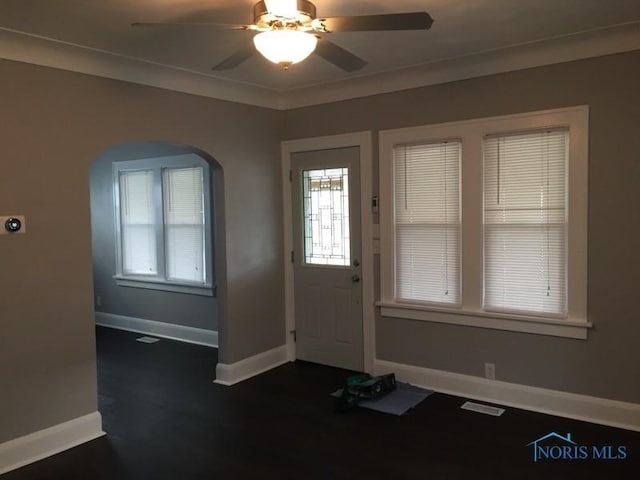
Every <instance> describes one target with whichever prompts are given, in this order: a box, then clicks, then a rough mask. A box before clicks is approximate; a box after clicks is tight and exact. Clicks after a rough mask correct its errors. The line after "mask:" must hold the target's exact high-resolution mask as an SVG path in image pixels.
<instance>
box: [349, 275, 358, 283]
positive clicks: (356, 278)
mask: <svg viewBox="0 0 640 480" xmlns="http://www.w3.org/2000/svg"><path fill="white" fill-rule="evenodd" d="M351 281H352V282H353V283H358V282H359V281H360V275H353V276H352V277H351Z"/></svg>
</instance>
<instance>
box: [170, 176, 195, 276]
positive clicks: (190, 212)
mask: <svg viewBox="0 0 640 480" xmlns="http://www.w3.org/2000/svg"><path fill="white" fill-rule="evenodd" d="M162 192H163V201H164V230H165V255H166V274H167V279H169V280H181V281H187V282H198V283H204V280H205V278H204V273H205V272H204V270H205V269H204V265H205V264H204V262H205V258H204V224H205V222H204V205H203V203H204V197H203V195H202V168H201V167H192V168H165V169H163V172H162Z"/></svg>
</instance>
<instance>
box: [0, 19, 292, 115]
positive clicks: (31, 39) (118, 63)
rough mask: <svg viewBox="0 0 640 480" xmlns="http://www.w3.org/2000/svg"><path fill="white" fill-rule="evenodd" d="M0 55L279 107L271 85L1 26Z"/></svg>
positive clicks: (169, 88)
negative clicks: (261, 85)
mask: <svg viewBox="0 0 640 480" xmlns="http://www.w3.org/2000/svg"><path fill="white" fill-rule="evenodd" d="M0 58H4V59H6V60H14V61H17V62H23V63H30V64H33V65H40V66H43V67H51V68H57V69H61V70H68V71H71V72H78V73H85V74H88V75H94V76H97V77H105V78H112V79H115V80H123V81H126V82H132V83H137V84H140V85H147V86H151V87H157V88H163V89H166V90H173V91H176V92H183V93H189V94H193V95H200V96H203V97H210V98H217V99H220V100H227V101H230V102H237V103H245V104H249V105H255V106H259V107H266V108H273V109H281V101H280V94H279V92H277V91H275V90H271V89H267V88H262V87H259V86H256V85H250V84H244V83H239V82H233V81H229V80H225V79H221V78H218V77H215V76H213V75H206V74H203V73H200V72H195V71H191V70H187V69H181V68H177V67H173V66H168V65H163V64H160V63H154V62H150V61H146V60H141V59H138V58H133V57H127V56H124V55H119V54H115V53H111V52H107V51H104V50H99V49H94V48H89V47H85V46H82V45H76V44H73V43H69V42H62V41H59V40H55V39H52V38H48V37H41V36H37V35H32V34H28V33H24V32H19V31H17V30H10V29H6V28H2V27H0Z"/></svg>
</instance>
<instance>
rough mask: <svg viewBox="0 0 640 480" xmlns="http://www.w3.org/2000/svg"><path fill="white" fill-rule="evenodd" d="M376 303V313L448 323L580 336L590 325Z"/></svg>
mask: <svg viewBox="0 0 640 480" xmlns="http://www.w3.org/2000/svg"><path fill="white" fill-rule="evenodd" d="M376 305H377V306H378V307H380V313H381V315H382V316H383V317H392V318H402V319H407V320H420V321H425V322H435V323H448V324H452V325H464V326H468V327H478V328H490V329H494V330H509V331H513V332H523V333H534V334H538V335H549V336H554V337H565V338H575V339H580V340H586V339H587V332H588V330H589V329H590V328H592V327H593V325H592V324H591V323H589V322H581V321H576V320H558V319H551V318H537V317H528V316H520V315H512V314H504V313H493V312H492V313H489V312H483V311H479V312H478V311H470V310H453V309H444V308H437V307H431V306H426V305H413V304H407V303H396V302H393V301H382V302H376Z"/></svg>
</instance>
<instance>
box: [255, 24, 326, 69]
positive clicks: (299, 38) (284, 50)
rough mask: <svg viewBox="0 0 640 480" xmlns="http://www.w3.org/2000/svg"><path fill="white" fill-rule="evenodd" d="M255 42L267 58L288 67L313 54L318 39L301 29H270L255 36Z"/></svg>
mask: <svg viewBox="0 0 640 480" xmlns="http://www.w3.org/2000/svg"><path fill="white" fill-rule="evenodd" d="M253 43H254V45H255V46H256V48H257V49H258V51H259V52H260V53H261V54H262V55H263V56H264V57H265V58H266V59H267V60H269V61H271V62H273V63H278V64H280V65H284V66H285V68H286V67H288V66H289V65H291V64H292V63H298V62H301V61H302V60H304V59H305V58H307V57H308V56H309V55H311V53H312V52H313V51H314V50H315V49H316V45H317V43H318V39H317V38H316V37H315V36H314V35H311V34H310V33H306V32H301V31H299V30H269V31H266V32H262V33H259V34H258V35H256V36H255V37H253Z"/></svg>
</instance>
